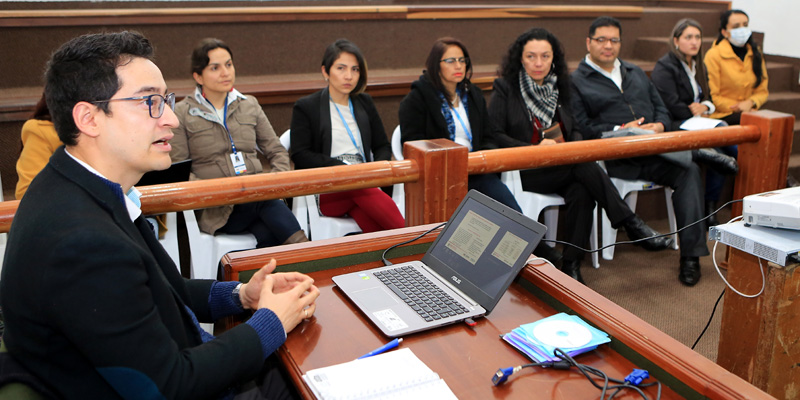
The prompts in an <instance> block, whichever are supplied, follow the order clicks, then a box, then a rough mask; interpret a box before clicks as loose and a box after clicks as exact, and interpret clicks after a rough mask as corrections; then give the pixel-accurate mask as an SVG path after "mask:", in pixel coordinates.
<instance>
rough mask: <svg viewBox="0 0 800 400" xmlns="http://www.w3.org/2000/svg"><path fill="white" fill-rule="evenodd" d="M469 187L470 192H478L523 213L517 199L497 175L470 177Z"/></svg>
mask: <svg viewBox="0 0 800 400" xmlns="http://www.w3.org/2000/svg"><path fill="white" fill-rule="evenodd" d="M467 187H468V188H469V190H477V191H479V192H481V193H483V194H485V195H487V196H489V197H491V198H493V199H495V200H497V201H499V202H500V203H503V204H505V205H506V206H508V207H511V208H513V209H515V210H517V211H519V212H520V213H522V209H521V208H519V203H517V199H516V198H515V197H514V195H513V194H511V191H510V190H508V186H506V184H505V183H503V181H501V180H500V177H499V176H498V175H497V174H484V175H470V176H469V180H468V182H467Z"/></svg>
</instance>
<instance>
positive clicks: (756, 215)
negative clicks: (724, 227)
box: [742, 187, 800, 230]
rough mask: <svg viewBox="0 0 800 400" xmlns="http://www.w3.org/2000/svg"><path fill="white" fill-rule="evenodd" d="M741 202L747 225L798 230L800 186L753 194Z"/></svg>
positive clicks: (799, 227) (743, 217)
mask: <svg viewBox="0 0 800 400" xmlns="http://www.w3.org/2000/svg"><path fill="white" fill-rule="evenodd" d="M743 203H744V205H743V211H742V220H743V221H744V223H745V224H747V225H758V226H766V227H770V228H783V229H794V230H800V187H793V188H788V189H781V190H773V191H771V192H764V193H759V194H753V195H750V196H746V197H745V198H744V202H743Z"/></svg>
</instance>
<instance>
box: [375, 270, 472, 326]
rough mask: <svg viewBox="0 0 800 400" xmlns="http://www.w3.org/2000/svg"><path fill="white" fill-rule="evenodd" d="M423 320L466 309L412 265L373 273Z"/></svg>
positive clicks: (454, 313)
mask: <svg viewBox="0 0 800 400" xmlns="http://www.w3.org/2000/svg"><path fill="white" fill-rule="evenodd" d="M374 275H375V277H377V278H378V279H379V280H380V281H381V282H383V283H384V284H385V285H386V286H387V287H389V289H392V291H393V292H394V293H395V294H396V295H397V296H399V297H400V298H401V299H402V300H403V301H405V302H406V304H408V306H409V307H411V308H412V309H413V310H414V311H416V312H417V314H419V316H420V317H422V318H423V319H425V321H428V322H430V321H435V320H439V319H442V318H447V317H452V316H455V315H459V314H464V313H466V312H467V309H466V308H464V307H463V306H462V305H461V304H458V302H457V301H455V300H454V299H453V297H452V296H450V295H449V294H447V293H445V292H444V291H442V290H441V289H439V288H438V287H437V286H436V285H434V284H433V283H432V282H431V281H430V280H429V279H428V278H426V277H425V276H423V275H422V274H421V273H420V272H419V271H417V270H416V269H415V268H414V267H411V266H405V267H398V268H394V269H387V270H383V271H378V272H375V273H374Z"/></svg>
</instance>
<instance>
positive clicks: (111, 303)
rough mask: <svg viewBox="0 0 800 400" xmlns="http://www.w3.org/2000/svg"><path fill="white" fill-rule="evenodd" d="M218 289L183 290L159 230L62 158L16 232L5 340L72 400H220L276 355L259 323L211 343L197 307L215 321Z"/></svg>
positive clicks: (7, 267)
mask: <svg viewBox="0 0 800 400" xmlns="http://www.w3.org/2000/svg"><path fill="white" fill-rule="evenodd" d="M211 286H212V281H190V280H185V279H183V278H182V277H181V276H180V275H179V273H178V270H177V268H176V266H175V264H174V263H173V262H172V260H171V259H170V258H169V256H168V255H167V253H166V252H165V251H164V249H163V248H162V247H161V245H160V244H159V243H158V241H157V239H156V238H155V236H154V235H153V234H152V231H151V230H150V227H149V225H148V224H147V222H146V221H145V220H144V219H143V218H142V217H141V216H140V217H139V218H137V219H136V221H133V222H132V221H131V219H130V216H129V214H128V211H127V209H126V206H125V203H124V202H123V200H122V189H121V188H120V186H119V185H117V184H114V183H111V182H109V181H106V180H104V179H102V178H100V177H98V176H97V175H95V174H93V173H92V172H90V171H89V170H87V169H86V168H84V167H83V166H81V165H80V164H78V163H77V162H76V161H75V160H73V159H72V158H71V157H70V156H69V155H68V154H67V153H66V152H65V150H64V147H61V148H59V149H58V150H56V152H55V153H54V154H53V156H52V157H51V159H50V162H49V163H48V164H47V166H46V167H45V168H44V169H43V170H42V171H41V172H40V173H39V175H38V176H37V177H36V178H35V179H34V180H33V182H32V184H31V186H30V188H29V189H28V192H27V193H26V195H25V197H24V199H23V200H22V202H21V203H20V205H19V209H18V210H17V213H16V216H15V218H14V223H13V225H12V227H11V231H10V232H9V236H8V244H7V251H6V255H5V262H4V264H3V270H2V279H0V302H1V303H2V307H3V313H4V315H5V323H6V328H5V334H4V336H3V341H4V342H6V344H7V346H8V351H9V353H10V354H11V355H12V356H13V357H14V359H15V360H17V361H18V362H19V363H21V364H22V365H23V366H25V367H26V368H27V369H28V370H29V371H30V372H31V373H33V374H34V375H35V376H37V377H38V378H39V379H40V380H41V381H43V382H44V383H45V384H47V385H49V386H50V388H51V389H52V390H53V391H54V392H56V393H58V394H59V395H60V396H61V397H64V398H71V399H110V398H120V397H130V396H136V397H142V398H145V397H147V398H170V399H171V398H198V399H199V398H214V397H218V396H219V395H220V394H221V393H222V392H224V391H225V389H226V387H228V386H231V385H233V384H235V383H240V382H238V381H239V380H244V379H252V378H253V377H254V376H255V375H256V374H257V373H258V371H259V370H260V369H261V366H262V364H263V360H264V357H265V356H264V355H262V352H263V350H262V348H261V344H260V341H259V338H258V334H257V333H256V331H255V330H254V329H253V328H252V327H250V326H249V325H247V324H241V325H239V326H238V327H236V328H234V329H233V330H231V331H228V332H226V333H225V334H223V335H221V336H220V337H218V338H217V339H215V340H213V341H211V342H209V343H206V344H201V343H202V340H201V337H200V334H199V332H198V331H197V328H196V326H195V324H194V323H193V321H192V319H191V315H190V313H189V312H188V310H187V307H189V308H191V309H192V310H193V311H194V313H195V315H196V316H197V318H198V319H199V320H200V321H201V322H203V321H209V322H210V316H211V310H209V306H208V304H209V301H208V298H209V291H210V289H211ZM126 395H127V396H126ZM148 396H151V397H148ZM159 396H163V397H159Z"/></svg>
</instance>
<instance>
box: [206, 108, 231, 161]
mask: <svg viewBox="0 0 800 400" xmlns="http://www.w3.org/2000/svg"><path fill="white" fill-rule="evenodd" d="M203 98H204V99H206V101H207V102H208V104H211V100H209V99H208V98H206V95H205V93H203ZM211 108H213V109H214V110H215V112H216V109H217V108H216V107H214V105H213V104H211ZM222 126H223V127H225V133H227V134H228V140H230V141H231V150H232V151H233V154H236V144H235V143H233V136H231V132H230V131H229V130H228V95H225V107H224V108H223V111H222Z"/></svg>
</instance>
